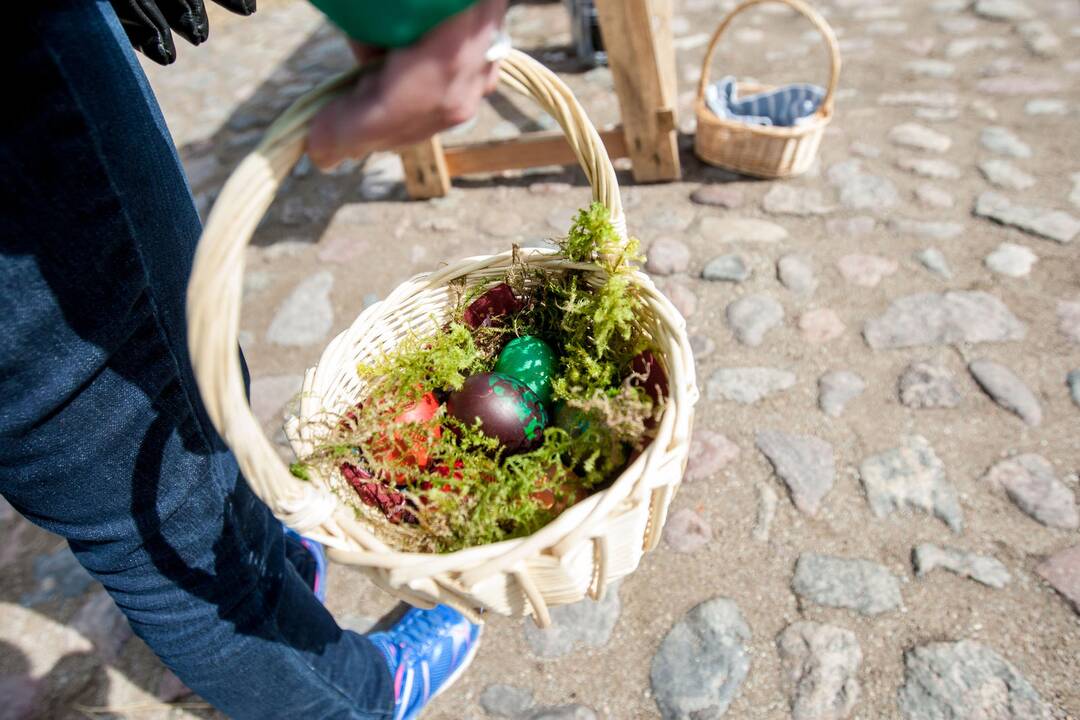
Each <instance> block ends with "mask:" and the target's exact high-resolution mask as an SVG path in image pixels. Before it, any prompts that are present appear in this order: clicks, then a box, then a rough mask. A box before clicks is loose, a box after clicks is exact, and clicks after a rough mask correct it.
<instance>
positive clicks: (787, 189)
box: [761, 185, 833, 217]
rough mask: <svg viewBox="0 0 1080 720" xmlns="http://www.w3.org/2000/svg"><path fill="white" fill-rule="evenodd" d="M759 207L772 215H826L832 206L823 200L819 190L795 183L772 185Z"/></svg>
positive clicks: (831, 209)
mask: <svg viewBox="0 0 1080 720" xmlns="http://www.w3.org/2000/svg"><path fill="white" fill-rule="evenodd" d="M761 207H762V208H763V209H764V210H765V212H767V213H771V214H773V215H796V216H800V217H807V216H810V215H827V214H828V213H830V212H832V211H833V207H832V206H831V205H829V204H828V203H826V202H825V199H824V198H823V197H822V195H821V191H820V190H816V189H814V188H806V187H798V186H796V185H773V186H772V188H771V189H770V190H769V192H768V193H766V194H765V198H764V199H763V200H762V201H761Z"/></svg>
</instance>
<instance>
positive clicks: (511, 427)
mask: <svg viewBox="0 0 1080 720" xmlns="http://www.w3.org/2000/svg"><path fill="white" fill-rule="evenodd" d="M446 410H447V412H448V413H449V414H450V415H451V416H452V417H455V418H457V419H458V420H460V421H461V422H463V423H467V424H469V425H472V424H474V423H475V422H476V421H477V420H479V421H480V423H481V424H480V430H481V431H482V432H483V433H484V434H485V435H487V436H489V437H493V438H497V439H498V440H499V442H500V443H502V445H503V447H505V448H506V450H507V451H508V452H521V451H525V450H532V449H534V448H536V447H537V446H539V445H540V444H541V443H542V442H543V441H544V426H545V425H547V421H548V417H547V411H546V410H544V404H543V403H542V402H540V398H538V397H537V396H536V393H534V392H533V391H532V390H530V389H529V387H528V386H527V385H526V384H525V383H523V382H521V381H520V380H517V379H515V378H512V377H510V376H509V375H503V374H502V373H481V374H479V375H473V376H472V377H470V378H469V379H467V380H466V381H465V383H464V385H462V386H461V389H460V390H457V391H456V392H453V393H451V395H450V397H449V398H448V399H447V401H446Z"/></svg>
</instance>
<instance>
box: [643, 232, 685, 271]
mask: <svg viewBox="0 0 1080 720" xmlns="http://www.w3.org/2000/svg"><path fill="white" fill-rule="evenodd" d="M688 267H690V248H688V247H686V243H684V242H682V241H681V240H676V239H675V238H670V237H661V238H657V239H656V240H655V241H654V242H653V244H652V245H650V246H649V252H648V259H647V260H646V261H645V269H646V270H647V271H648V272H649V273H651V274H652V275H672V274H674V273H680V272H686V269H687V268H688Z"/></svg>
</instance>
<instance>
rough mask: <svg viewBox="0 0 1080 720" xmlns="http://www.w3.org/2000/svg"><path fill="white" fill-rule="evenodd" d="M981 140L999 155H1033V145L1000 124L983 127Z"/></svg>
mask: <svg viewBox="0 0 1080 720" xmlns="http://www.w3.org/2000/svg"><path fill="white" fill-rule="evenodd" d="M979 142H980V143H982V146H983V147H984V148H986V149H987V150H989V151H991V152H996V153H997V154H999V155H1008V156H1009V157H1014V158H1029V157H1031V147H1030V146H1029V145H1028V144H1027V143H1025V142H1024V141H1023V140H1021V139H1020V138H1018V137H1017V136H1016V135H1015V134H1014V133H1013V131H1012V130H1009V129H1008V128H1004V127H998V126H994V127H987V128H983V131H982V133H981V134H980V135H979Z"/></svg>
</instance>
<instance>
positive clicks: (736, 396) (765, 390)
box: [705, 367, 795, 405]
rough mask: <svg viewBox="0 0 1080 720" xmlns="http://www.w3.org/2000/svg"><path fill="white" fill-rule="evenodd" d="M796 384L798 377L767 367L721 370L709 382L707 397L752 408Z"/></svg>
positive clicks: (785, 371)
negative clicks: (751, 406) (765, 398)
mask: <svg viewBox="0 0 1080 720" xmlns="http://www.w3.org/2000/svg"><path fill="white" fill-rule="evenodd" d="M794 384H795V374H794V373H792V372H788V371H787V370H777V369H775V368H765V367H741V368H720V369H719V370H717V371H716V372H714V373H713V374H712V376H711V377H710V378H709V382H708V384H707V385H706V386H705V394H706V395H707V396H708V398H709V399H710V400H731V401H733V402H737V403H742V404H743V405H751V404H753V403H756V402H757V401H759V400H761V399H762V398H764V397H767V396H769V395H772V394H773V393H776V392H779V391H781V390H787V389H788V388H790V387H792V386H793V385H794Z"/></svg>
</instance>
